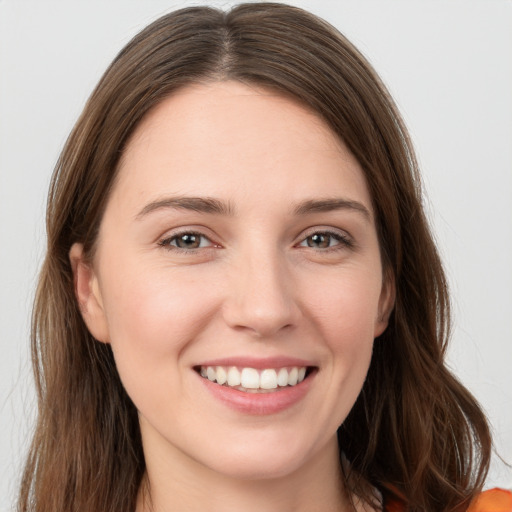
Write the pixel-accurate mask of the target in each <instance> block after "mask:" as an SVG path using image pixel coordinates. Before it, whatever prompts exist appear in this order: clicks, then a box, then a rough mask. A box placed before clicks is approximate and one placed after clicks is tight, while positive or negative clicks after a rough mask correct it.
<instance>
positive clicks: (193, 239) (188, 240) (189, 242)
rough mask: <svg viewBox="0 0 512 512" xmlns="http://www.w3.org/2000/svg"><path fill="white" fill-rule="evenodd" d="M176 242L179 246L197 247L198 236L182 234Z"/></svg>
mask: <svg viewBox="0 0 512 512" xmlns="http://www.w3.org/2000/svg"><path fill="white" fill-rule="evenodd" d="M176 242H177V245H178V247H187V248H190V247H197V245H198V237H197V236H196V235H181V236H180V237H179V238H178V240H177V241H176Z"/></svg>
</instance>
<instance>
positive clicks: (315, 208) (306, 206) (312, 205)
mask: <svg viewBox="0 0 512 512" xmlns="http://www.w3.org/2000/svg"><path fill="white" fill-rule="evenodd" d="M336 210H353V211H355V212H359V213H361V214H363V216H364V217H365V218H366V220H368V221H370V220H371V218H372V216H371V214H370V211H369V210H368V208H366V206H364V205H363V204H362V203H360V202H359V201H353V200H351V199H341V198H332V199H311V200H309V201H304V202H303V203H300V204H299V205H297V207H296V208H295V210H294V213H295V215H307V214H308V213H321V212H331V211H336Z"/></svg>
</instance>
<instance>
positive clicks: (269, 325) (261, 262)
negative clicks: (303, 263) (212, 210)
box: [223, 251, 300, 338]
mask: <svg viewBox="0 0 512 512" xmlns="http://www.w3.org/2000/svg"><path fill="white" fill-rule="evenodd" d="M269 252H270V253H269V254H268V255H266V254H263V252H262V251H258V252H257V253H255V252H252V254H250V255H245V257H241V258H240V261H238V262H237V263H236V265H234V266H235V267H236V268H233V269H232V272H231V274H230V276H229V278H228V283H229V286H228V291H227V298H226V300H225V302H224V307H223V314H224V320H225V322H226V323H227V324H228V325H229V326H230V327H231V328H233V329H236V330H238V331H245V332H247V333H248V334H250V335H251V336H254V337H256V338H268V337H272V336H275V335H276V334H278V333H280V332H281V331H283V330H286V329H291V328H293V327H295V326H296V325H297V322H298V320H299V318H300V308H299V306H298V303H297V301H296V299H295V294H294V291H295V287H294V282H293V278H292V276H291V272H290V269H288V268H287V265H286V262H284V261H283V258H280V257H279V255H278V254H274V253H272V251H269ZM275 252H277V251H275Z"/></svg>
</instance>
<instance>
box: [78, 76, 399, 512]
mask: <svg viewBox="0 0 512 512" xmlns="http://www.w3.org/2000/svg"><path fill="white" fill-rule="evenodd" d="M175 197H194V198H215V199H217V200H219V201H222V202H223V203H225V204H226V205H229V207H230V208H231V210H232V211H231V213H227V212H224V213H211V212H210V213H208V212H198V211H190V210H188V209H184V208H171V207H160V208H158V207H156V206H155V204H154V203H155V202H159V201H162V200H163V199H167V198H175ZM340 198H341V199H343V200H349V201H351V202H352V203H351V204H355V205H358V207H357V208H348V207H343V208H336V209H328V211H306V212H302V213H297V212H296V211H295V210H296V207H297V205H299V204H303V203H304V202H306V201H311V200H326V199H329V200H332V199H340ZM151 204H153V206H149V207H148V205H151ZM149 210H151V211H149ZM141 212H142V213H141ZM191 231H192V232H195V233H201V234H202V235H204V238H203V237H201V238H199V239H198V240H199V241H200V245H199V247H197V248H192V249H187V248H185V249H183V250H181V251H179V250H177V247H176V246H175V244H176V240H177V239H176V238H172V237H173V236H174V237H176V235H177V234H183V232H191ZM326 231H328V232H333V233H334V234H335V236H332V235H325V234H324V235H322V233H325V232H326ZM315 233H316V234H320V238H321V239H322V241H323V242H325V244H324V245H326V246H325V247H324V246H322V244H320V246H319V245H318V244H315V239H313V238H311V236H312V235H313V234H315ZM336 236H338V238H336ZM340 236H341V237H343V238H341V239H340V238H339V237H340ZM346 241H348V242H346ZM173 244H174V245H173ZM70 259H71V262H72V266H73V269H74V274H75V286H76V294H77V298H78V300H79V302H80V305H81V310H82V312H83V315H84V320H85V321H86V323H87V325H88V327H89V329H90V331H91V333H92V334H93V336H94V337H95V338H96V339H97V340H99V342H103V343H110V344H111V346H112V349H113V353H114V356H115V359H116V364H117V366H118V370H119V373H120V376H121V379H122V381H123V384H124V386H125V387H126V390H127V392H128V394H129V395H130V397H131V398H132V400H133V402H134V403H135V405H136V406H137V408H138V410H139V417H140V427H141V433H142V439H143V445H144V453H145V457H146V463H147V475H146V484H147V486H146V487H147V488H148V489H149V493H146V494H145V493H143V492H141V493H140V496H139V498H140V499H139V503H138V509H137V510H138V511H139V512H140V511H144V510H150V505H151V510H154V511H171V510H180V511H185V510H204V507H205V503H207V504H208V507H207V509H208V510H212V511H216V510H219V511H221V510H222V511H223V512H225V511H240V510H244V511H253V510H254V511H261V510H267V511H274V510H275V511H277V510H279V511H280V512H282V511H287V510H289V511H292V510H293V511H302V510H304V511H306V510H308V511H312V510H352V509H351V508H350V507H349V506H348V504H347V495H346V493H345V491H344V489H343V486H342V485H341V484H340V482H341V481H342V479H341V477H340V468H339V457H338V445H337V440H336V430H337V428H338V426H339V425H340V424H341V423H342V422H343V420H344V419H345V417H346V416H347V414H348V412H349V411H350V409H351V407H352V406H353V404H354V402H355V400H356V398H357V396H358V394H359V392H360V390H361V387H362V385H363V382H364V379H365V376H366V373H367V370H368V367H369V363H370V359H371V353H372V347H373V343H374V339H375V338H376V337H377V336H379V335H380V334H381V333H382V332H383V331H384V329H385V328H386V326H387V318H388V315H389V312H390V310H391V308H392V304H393V289H392V285H391V284H390V283H389V281H388V280H387V279H384V278H383V269H382V265H381V259H380V253H379V245H378V240H377V234H376V229H375V221H374V217H373V210H372V205H371V198H370V196H369V192H368V188H367V186H366V183H365V179H364V175H363V172H362V170H361V168H360V166H359V164H358V162H357V161H356V160H355V158H354V157H353V156H352V154H351V153H350V152H349V151H348V150H347V148H346V147H345V146H344V145H343V143H342V142H341V141H340V140H339V139H338V138H337V137H336V136H335V135H334V134H333V132H332V131H331V130H330V129H329V127H328V126H327V125H326V124H325V123H324V122H323V121H322V120H321V119H320V118H319V117H318V116H317V115H315V114H314V113H312V112H310V111H309V110H307V109H306V108H304V107H303V106H301V105H299V104H297V103H295V102H294V101H292V100H290V99H287V98H284V97H282V96H279V95H276V94H275V93H274V92H269V91H267V90H264V89H260V88H256V87H249V86H247V85H242V84H240V83H235V82H221V83H208V84H202V85H196V86H189V87H186V88H184V89H182V90H180V91H178V92H177V93H175V94H174V95H173V96H171V97H169V98H167V99H166V100H165V101H163V102H162V103H161V104H159V105H158V106H157V107H156V108H154V109H153V110H152V111H151V112H150V113H149V115H147V117H146V118H145V119H144V120H143V121H142V123H141V124H140V125H139V126H138V128H137V129H136V131H135V133H134V135H133V136H132V139H131V140H130V142H129V144H128V146H127V148H126V150H125V152H124V154H123V156H122V160H121V163H120V169H119V175H118V180H117V182H116V184H115V186H114V188H113V190H112V192H111V197H110V198H109V201H108V204H107V208H106V211H105V214H104V218H103V220H102V223H101V226H100V232H99V238H98V243H97V250H96V252H95V255H94V259H93V261H92V262H89V261H88V260H87V259H86V258H85V257H84V254H83V251H82V247H81V245H80V244H75V245H74V246H73V248H72V249H71V252H70ZM377 342H378V341H377ZM227 356H252V357H261V358H264V357H274V356H288V357H299V358H302V359H306V360H307V361H310V362H311V364H312V365H314V366H315V367H316V368H317V372H316V374H315V375H314V378H313V379H311V383H310V387H309V390H308V392H307V394H306V395H305V396H304V397H303V399H302V400H300V401H299V402H298V403H296V404H294V405H293V406H291V407H289V408H287V409H285V410H284V411H280V412H278V413H275V414H264V415H249V414H244V413H242V412H240V411H238V410H234V409H232V408H230V407H228V406H226V405H225V404H223V403H222V402H220V401H219V400H217V399H214V398H213V397H212V395H211V394H210V393H209V392H207V391H206V390H205V386H204V383H203V382H202V379H201V377H199V376H198V374H197V372H196V371H194V370H193V367H194V365H197V364H200V363H201V362H202V361H207V360H212V359H215V358H221V357H227ZM148 494H150V499H149V498H148ZM150 502H151V503H150Z"/></svg>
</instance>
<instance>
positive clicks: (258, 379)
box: [201, 366, 306, 389]
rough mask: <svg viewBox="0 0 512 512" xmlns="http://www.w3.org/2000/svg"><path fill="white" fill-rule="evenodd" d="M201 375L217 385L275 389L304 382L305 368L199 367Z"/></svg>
mask: <svg viewBox="0 0 512 512" xmlns="http://www.w3.org/2000/svg"><path fill="white" fill-rule="evenodd" d="M201 375H202V376H203V377H205V378H207V379H208V380H211V381H212V382H217V384H224V385H228V386H230V387H239V386H241V387H243V388H246V389H276V388H277V387H278V386H280V387H284V386H295V385H296V384H298V383H299V382H302V381H303V380H304V377H305V376H306V367H305V366H302V367H296V366H293V367H290V368H276V369H274V368H265V369H264V370H256V369H255V368H241V369H239V368H237V367H236V366H230V367H225V366H201Z"/></svg>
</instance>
